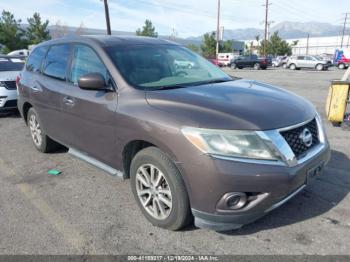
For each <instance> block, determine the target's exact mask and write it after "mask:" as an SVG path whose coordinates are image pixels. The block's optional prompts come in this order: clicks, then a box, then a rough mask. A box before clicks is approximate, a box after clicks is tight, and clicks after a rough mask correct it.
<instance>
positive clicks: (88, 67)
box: [70, 45, 108, 84]
mask: <svg viewBox="0 0 350 262" xmlns="http://www.w3.org/2000/svg"><path fill="white" fill-rule="evenodd" d="M87 73H100V74H101V75H103V77H104V78H105V80H108V72H107V68H106V66H105V65H104V64H103V62H102V61H101V60H100V58H99V57H98V56H97V54H96V53H95V52H94V51H93V50H92V49H91V48H90V47H87V46H85V45H77V46H76V47H75V50H74V59H73V63H72V69H71V75H70V80H71V82H72V83H74V84H77V83H78V79H79V78H80V77H81V76H82V75H85V74H87Z"/></svg>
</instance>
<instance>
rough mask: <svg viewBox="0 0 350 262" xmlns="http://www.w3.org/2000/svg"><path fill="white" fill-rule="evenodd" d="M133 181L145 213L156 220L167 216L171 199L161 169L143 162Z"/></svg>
mask: <svg viewBox="0 0 350 262" xmlns="http://www.w3.org/2000/svg"><path fill="white" fill-rule="evenodd" d="M135 183H136V191H137V196H138V198H139V200H140V202H141V204H142V206H143V208H144V209H145V210H146V211H147V213H148V214H150V215H151V216H152V217H153V218H155V219H157V220H164V219H166V218H168V217H169V215H170V213H171V210H172V204H173V201H172V195H171V190H170V186H169V183H168V181H167V180H166V178H165V176H164V174H163V173H162V171H161V170H160V169H159V168H157V167H156V166H154V165H152V164H144V165H142V166H140V167H139V168H138V170H137V172H136V179H135Z"/></svg>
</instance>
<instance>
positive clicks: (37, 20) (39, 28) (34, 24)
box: [26, 13, 51, 45]
mask: <svg viewBox="0 0 350 262" xmlns="http://www.w3.org/2000/svg"><path fill="white" fill-rule="evenodd" d="M27 21H28V24H29V26H28V28H27V31H26V36H27V38H28V41H29V43H30V44H33V45H36V44H39V43H40V42H42V41H45V40H49V39H51V36H50V33H49V30H48V29H47V26H48V25H49V20H46V21H45V22H42V21H41V17H40V14H39V13H34V15H33V17H31V18H28V19H27Z"/></svg>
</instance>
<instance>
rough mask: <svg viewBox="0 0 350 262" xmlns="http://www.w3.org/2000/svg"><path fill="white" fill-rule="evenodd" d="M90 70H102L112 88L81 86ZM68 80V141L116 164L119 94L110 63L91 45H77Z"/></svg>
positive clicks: (65, 111) (66, 109) (66, 113)
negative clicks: (116, 120)
mask: <svg viewBox="0 0 350 262" xmlns="http://www.w3.org/2000/svg"><path fill="white" fill-rule="evenodd" d="M87 73H100V74H101V75H102V76H103V77H104V78H105V82H106V88H110V90H111V91H110V92H109V91H105V90H83V89H81V88H80V87H79V86H78V80H79V78H80V77H81V76H83V75H85V74H87ZM68 82H69V84H68V85H67V88H66V90H65V96H64V97H63V101H62V102H63V103H62V105H63V106H62V111H63V113H64V114H65V121H66V127H67V130H68V132H67V134H66V135H67V137H68V138H69V141H68V144H69V145H70V146H71V147H73V148H75V149H77V150H79V151H81V152H83V153H86V154H87V155H90V156H92V157H94V158H96V159H98V160H100V161H102V162H104V163H106V164H109V165H111V166H112V165H113V161H115V152H116V151H115V144H116V143H115V139H116V133H115V130H116V127H115V126H114V123H115V111H116V107H117V103H118V96H117V93H116V92H115V91H114V89H113V87H112V80H111V77H110V75H109V72H108V70H107V68H106V66H105V65H104V63H103V62H102V60H101V59H100V57H99V56H98V55H97V53H96V52H95V51H94V50H93V49H92V48H91V47H89V46H87V45H83V44H76V45H75V46H74V50H73V55H72V62H71V67H70V71H69V76H68Z"/></svg>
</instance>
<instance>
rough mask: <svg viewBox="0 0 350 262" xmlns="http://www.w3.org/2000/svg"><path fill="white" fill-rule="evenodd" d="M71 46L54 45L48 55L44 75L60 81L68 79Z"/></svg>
mask: <svg viewBox="0 0 350 262" xmlns="http://www.w3.org/2000/svg"><path fill="white" fill-rule="evenodd" d="M69 50H70V46H69V45H67V44H64V45H53V46H51V47H50V49H49V52H48V53H47V55H46V59H45V66H44V70H43V71H44V74H45V75H47V76H51V77H54V78H57V79H60V80H65V79H66V71H67V65H68V59H69Z"/></svg>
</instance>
